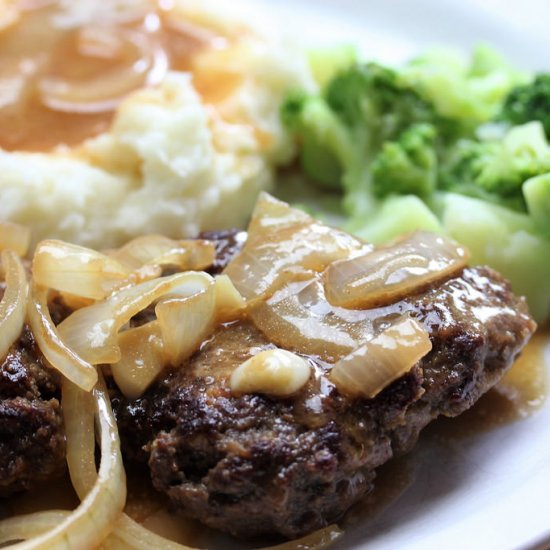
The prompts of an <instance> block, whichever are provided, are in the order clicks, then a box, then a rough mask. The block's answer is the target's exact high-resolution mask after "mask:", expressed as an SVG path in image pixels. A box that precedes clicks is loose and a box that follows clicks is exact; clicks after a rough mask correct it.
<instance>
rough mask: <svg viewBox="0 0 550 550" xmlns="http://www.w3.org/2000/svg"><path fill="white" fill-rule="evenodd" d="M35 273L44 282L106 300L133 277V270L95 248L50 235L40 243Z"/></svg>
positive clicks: (33, 265)
mask: <svg viewBox="0 0 550 550" xmlns="http://www.w3.org/2000/svg"><path fill="white" fill-rule="evenodd" d="M32 273H33V278H34V280H35V281H36V282H37V283H38V284H40V285H42V286H45V287H50V288H52V289H54V290H58V291H60V292H67V293H69V294H72V295H74V296H79V297H81V298H91V299H93V300H102V299H103V298H105V297H106V296H108V295H109V294H110V293H111V292H112V291H113V290H114V289H115V288H116V287H117V286H118V285H120V284H121V283H122V282H123V281H125V280H126V279H127V278H128V277H129V275H130V273H131V270H130V269H128V268H127V267H125V266H124V265H122V264H121V263H120V262H119V261H117V260H116V259H114V258H111V257H109V256H106V255H105V254H102V253H101V252H97V251H95V250H92V249H91V248H86V247H83V246H78V245H76V244H70V243H67V242H65V241H58V240H53V239H50V240H45V241H41V242H40V243H39V244H38V246H37V247H36V251H35V253H34V256H33V261H32Z"/></svg>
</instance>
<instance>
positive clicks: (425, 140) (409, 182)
mask: <svg viewBox="0 0 550 550" xmlns="http://www.w3.org/2000/svg"><path fill="white" fill-rule="evenodd" d="M436 135H437V134H436V130H435V128H434V127H433V126H432V125H431V124H414V125H413V126H411V127H410V128H408V129H407V130H405V131H404V132H403V133H402V134H401V136H400V137H399V140H398V141H387V142H386V143H384V145H383V146H382V151H381V152H380V153H379V154H378V155H377V156H376V158H375V159H374V161H373V163H372V166H371V174H372V189H373V192H374V194H375V195H377V196H378V197H384V196H386V195H391V194H393V193H398V194H413V195H418V196H420V197H427V196H428V195H429V194H430V193H432V192H433V191H435V188H436V185H437V153H436V150H435V142H436Z"/></svg>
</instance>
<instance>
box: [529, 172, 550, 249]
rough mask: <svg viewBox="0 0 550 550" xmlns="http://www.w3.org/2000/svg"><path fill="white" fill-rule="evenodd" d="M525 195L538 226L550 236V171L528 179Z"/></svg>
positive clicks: (541, 231) (531, 214)
mask: <svg viewBox="0 0 550 550" xmlns="http://www.w3.org/2000/svg"><path fill="white" fill-rule="evenodd" d="M523 196H524V197H525V202H526V203H527V210H528V212H529V215H530V216H531V218H532V219H533V221H534V222H535V226H536V228H537V229H538V231H539V232H540V233H541V234H542V235H544V236H545V237H547V238H550V173H549V174H541V175H540V176H535V177H534V178H530V179H528V180H527V181H526V182H525V183H524V184H523Z"/></svg>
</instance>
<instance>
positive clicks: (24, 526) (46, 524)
mask: <svg viewBox="0 0 550 550" xmlns="http://www.w3.org/2000/svg"><path fill="white" fill-rule="evenodd" d="M70 514H71V512H69V511H68V510H46V511H44V512H34V513H32V514H23V515H20V516H15V517H13V518H8V519H3V520H2V521H0V545H4V544H7V543H8V542H15V541H21V540H25V539H29V538H31V537H37V536H39V535H42V534H43V533H44V532H45V531H48V530H50V529H53V528H54V527H55V526H56V525H59V524H60V523H62V522H63V521H65V520H66V519H67V518H68V517H69V516H70ZM8 548H13V546H9V547H8Z"/></svg>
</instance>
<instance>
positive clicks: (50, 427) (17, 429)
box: [0, 328, 65, 496]
mask: <svg viewBox="0 0 550 550" xmlns="http://www.w3.org/2000/svg"><path fill="white" fill-rule="evenodd" d="M59 395H60V391H59V378H58V377H57V376H56V374H55V373H54V371H53V370H52V369H50V368H48V367H46V366H45V362H44V359H43V357H42V355H41V353H40V351H39V350H38V347H37V345H36V343H35V341H34V338H33V337H32V334H31V332H30V330H29V329H28V328H25V330H24V331H23V334H22V335H21V337H20V338H19V340H18V341H17V342H16V343H15V344H14V345H13V346H12V348H11V349H10V351H9V353H8V355H7V356H6V357H5V358H4V360H3V361H2V364H1V365H0V496H5V495H8V494H11V493H14V492H16V491H20V490H22V489H28V488H29V487H31V486H32V485H33V484H34V483H35V482H36V481H41V480H46V479H51V478H53V477H55V476H57V475H59V474H60V473H61V472H63V471H64V468H65V434H64V430H63V420H62V416H61V409H60V405H59Z"/></svg>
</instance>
